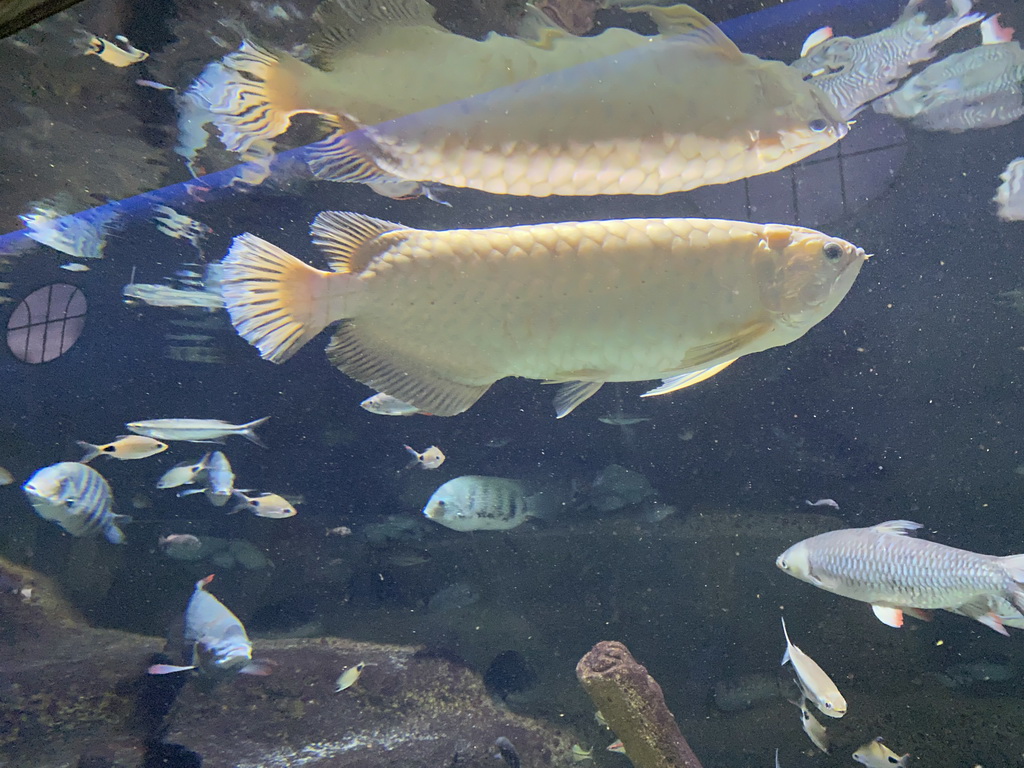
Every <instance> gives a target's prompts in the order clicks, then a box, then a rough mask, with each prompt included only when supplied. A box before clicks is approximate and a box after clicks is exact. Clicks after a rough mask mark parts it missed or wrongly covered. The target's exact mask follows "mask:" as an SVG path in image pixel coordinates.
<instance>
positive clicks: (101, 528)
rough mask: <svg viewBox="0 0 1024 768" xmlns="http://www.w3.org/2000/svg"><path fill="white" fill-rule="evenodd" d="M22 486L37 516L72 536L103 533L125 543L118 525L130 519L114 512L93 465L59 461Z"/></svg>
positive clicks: (108, 490) (105, 487)
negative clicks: (49, 521) (50, 521)
mask: <svg viewBox="0 0 1024 768" xmlns="http://www.w3.org/2000/svg"><path fill="white" fill-rule="evenodd" d="M22 489H23V490H24V491H25V494H26V495H27V496H28V500H29V501H30V502H31V503H32V506H33V507H34V508H35V510H36V512H37V513H38V514H39V516H40V517H42V518H43V519H44V520H52V521H53V522H55V523H56V524H57V525H59V526H60V527H61V528H63V529H64V530H65V531H67V532H68V533H70V534H71V535H72V536H79V537H81V536H92V535H95V534H98V533H102V534H103V536H104V537H105V538H106V539H107V541H109V542H111V543H112V544H123V543H124V540H125V539H124V533H122V532H121V529H120V528H118V524H119V523H121V524H123V523H130V522H131V518H130V517H129V516H128V515H116V514H114V512H113V511H112V509H111V507H112V505H113V500H112V499H111V496H110V486H109V485H107V481H106V480H104V479H103V476H102V475H101V474H100V473H99V472H97V471H96V470H95V469H93V468H92V467H89V466H86V465H85V464H79V463H78V462H75V461H62V462H61V463H59V464H54V465H52V466H49V467H43V469H40V470H39V471H38V472H36V473H35V474H34V475H32V477H30V478H29V480H28V482H27V483H25V485H23V486H22Z"/></svg>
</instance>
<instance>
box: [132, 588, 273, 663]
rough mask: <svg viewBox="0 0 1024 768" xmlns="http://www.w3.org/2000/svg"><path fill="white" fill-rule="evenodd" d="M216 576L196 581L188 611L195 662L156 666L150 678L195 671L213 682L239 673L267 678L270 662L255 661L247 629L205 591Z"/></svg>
mask: <svg viewBox="0 0 1024 768" xmlns="http://www.w3.org/2000/svg"><path fill="white" fill-rule="evenodd" d="M211 581H213V575H212V574H211V575H210V576H207V577H206V578H205V579H200V580H199V581H197V582H196V587H195V591H194V592H193V593H192V599H191V600H189V603H188V607H187V608H186V609H185V632H184V638H185V641H186V643H187V644H188V645H189V646H190V647H191V651H192V663H191V664H188V665H182V666H177V665H173V664H153V665H152V666H150V667H149V669H148V672H149V674H151V675H166V674H170V673H173V672H185V671H187V670H195V671H197V672H198V673H199V674H201V675H205V676H207V677H209V678H211V679H213V680H222V679H224V678H227V677H233V676H234V675H236V674H239V673H241V674H245V675H268V674H270V669H269V664H268V663H267V662H260V661H254V660H253V658H252V643H251V642H249V636H248V635H247V634H246V632H245V627H244V626H243V625H242V622H241V621H239V620H238V617H237V616H235V614H233V613H232V612H231V611H230V610H228V609H227V608H226V607H225V606H224V604H223V603H222V602H221V601H220V600H218V599H217V598H216V597H214V596H213V595H211V594H210V593H209V592H207V591H206V586H207V585H208V584H209V583H210V582H211Z"/></svg>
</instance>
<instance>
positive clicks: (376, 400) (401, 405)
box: [359, 392, 423, 416]
mask: <svg viewBox="0 0 1024 768" xmlns="http://www.w3.org/2000/svg"><path fill="white" fill-rule="evenodd" d="M359 407H360V408H363V409H364V410H367V411H369V412H370V413H376V414H377V415H378V416H413V415H414V414H417V413H423V411H421V410H420V409H419V408H417V407H416V406H415V405H409V404H408V403H407V402H405V401H403V400H399V399H398V398H397V397H392V396H391V395H385V394H384V393H383V392H378V393H377V394H376V395H374V396H373V397H368V398H366V399H365V400H363V402H361V403H360V404H359Z"/></svg>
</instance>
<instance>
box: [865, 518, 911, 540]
mask: <svg viewBox="0 0 1024 768" xmlns="http://www.w3.org/2000/svg"><path fill="white" fill-rule="evenodd" d="M919 528H924V526H923V525H921V523H915V522H913V521H911V520H887V521H885V522H884V523H879V524H878V525H875V526H872V528H871V530H873V531H878V532H879V533H891V534H893V535H895V536H906V535H907V534H909V533H911V532H912V531H916V530H917V529H919Z"/></svg>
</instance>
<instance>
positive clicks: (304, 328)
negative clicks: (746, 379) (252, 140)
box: [222, 211, 867, 417]
mask: <svg viewBox="0 0 1024 768" xmlns="http://www.w3.org/2000/svg"><path fill="white" fill-rule="evenodd" d="M312 236H313V240H314V242H315V243H317V244H318V245H320V246H321V247H322V248H323V249H324V250H325V251H326V252H327V253H328V254H329V255H330V258H331V267H332V269H333V270H334V271H330V272H324V271H320V270H318V269H314V268H312V267H310V266H308V265H306V264H304V263H303V262H301V261H299V260H298V259H296V258H295V257H294V256H292V255H291V254H289V253H286V252H285V251H283V250H281V249H280V248H278V247H277V246H274V245H272V244H271V243H268V242H267V241H265V240H261V239H260V238H258V237H255V236H253V235H250V234H244V235H240V236H238V237H236V238H235V240H234V243H233V244H232V246H231V250H230V251H229V253H228V255H227V256H226V257H225V258H224V260H223V262H222V272H223V286H222V292H223V296H224V301H225V305H226V306H227V308H228V312H229V314H230V316H231V321H232V323H233V324H234V326H235V328H236V330H237V331H238V332H239V334H241V336H242V337H243V338H244V339H246V340H247V341H248V342H249V343H250V344H252V345H254V346H255V347H257V348H258V349H259V350H260V353H261V355H262V356H263V357H264V358H265V359H268V360H271V361H273V362H277V363H280V362H284V361H285V360H287V359H288V358H289V357H291V356H292V355H293V354H294V353H295V352H296V351H298V349H299V348H300V347H302V346H303V345H304V344H305V343H306V342H308V341H310V340H311V339H312V338H313V337H314V336H316V335H317V334H319V333H320V332H321V331H322V330H323V329H324V328H326V327H327V326H328V325H330V324H331V323H334V322H336V321H339V320H345V321H346V322H344V323H342V324H341V325H340V326H339V328H338V329H337V331H336V332H335V335H334V338H333V340H332V341H331V344H330V345H329V347H328V349H327V356H328V358H329V359H330V360H331V362H333V363H334V364H335V365H336V366H337V367H338V368H340V369H341V370H342V371H343V372H344V373H346V374H348V375H349V376H351V377H352V378H354V379H356V380H358V381H361V382H363V383H365V384H368V385H369V386H372V387H373V388H374V389H377V390H379V391H381V392H386V393H387V394H388V395H390V396H392V397H395V398H398V399H399V400H401V401H403V402H405V403H407V404H409V405H412V406H414V407H416V408H419V409H420V410H423V411H427V412H429V413H431V414H435V415H438V416H453V415H455V414H457V413H461V412H463V411H465V410H467V409H468V408H470V407H471V406H472V405H473V403H475V402H476V401H477V400H478V399H479V398H480V397H481V396H482V395H483V394H484V393H485V392H486V391H487V390H488V388H490V386H491V385H492V384H493V383H494V382H496V381H497V380H499V379H502V378H504V377H506V376H521V377H524V378H531V379H543V380H546V381H549V382H561V383H564V386H563V387H562V388H561V390H560V392H559V393H558V395H557V396H556V399H555V404H556V413H557V415H558V416H559V417H561V416H565V415H566V414H568V413H569V412H570V411H572V410H573V408H575V407H576V406H577V405H579V404H580V403H581V402H583V401H584V400H586V399H587V398H588V397H590V396H591V395H593V394H594V393H595V392H596V391H597V390H598V389H599V388H600V387H601V385H602V384H603V383H604V382H607V381H643V380H645V379H655V378H661V379H663V383H662V385H661V386H659V387H656V388H655V389H653V390H650V391H649V392H647V393H646V394H647V395H657V394H665V393H667V392H672V391H675V390H677V389H681V388H683V387H687V386H691V385H692V384H695V383H697V382H699V381H703V380H705V379H707V378H709V377H711V376H713V375H715V374H716V373H718V372H719V371H721V370H722V369H724V368H725V367H726V366H728V365H729V364H731V363H732V362H733V361H734V360H735V359H736V358H738V357H740V356H742V355H747V354H751V353H753V352H759V351H762V350H765V349H769V348H771V347H776V346H781V345H783V344H787V343H789V342H791V341H795V340H796V339H798V338H800V337H801V336H803V335H804V333H806V332H807V331H808V330H809V329H810V328H811V327H812V326H814V325H815V324H817V323H818V322H819V321H821V320H823V319H824V318H825V317H826V316H828V314H829V313H831V312H832V310H833V309H835V308H836V307H837V306H838V305H839V302H840V301H841V300H842V299H843V297H844V296H845V295H846V293H847V291H849V289H850V287H851V286H852V285H853V281H854V279H855V278H856V276H857V274H858V272H859V271H860V267H861V265H862V264H863V263H864V260H865V259H866V258H867V257H866V256H865V254H864V251H862V250H861V249H860V248H857V247H856V246H854V245H852V244H850V243H848V242H846V241H844V240H840V239H838V238H834V237H829V236H828V235H824V234H822V233H820V232H815V231H814V230H811V229H805V228H802V227H790V226H783V225H780V224H765V225H761V224H747V223H744V222H731V221H721V220H712V219H624V220H614V221H591V222H581V223H576V222H570V223H560V224H536V225H527V226H519V227H499V228H495V229H479V230H471V229H457V230H449V231H443V232H431V231H426V230H416V229H408V228H403V227H400V226H399V225H397V224H392V223H390V222H386V221H381V220H379V219H373V218H370V217H368V216H362V215H359V214H346V213H337V212H330V211H328V212H324V213H321V214H320V215H319V216H317V217H316V220H315V221H314V222H313V226H312Z"/></svg>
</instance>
